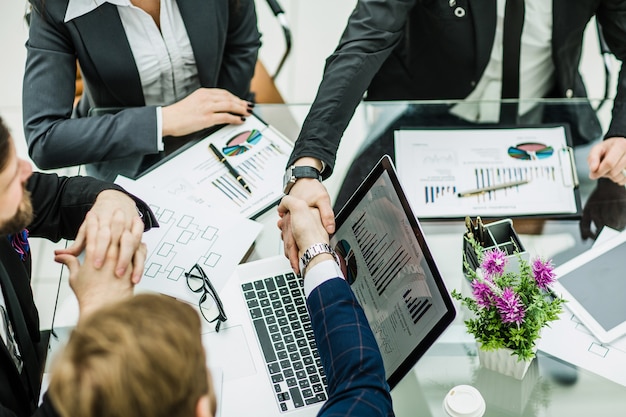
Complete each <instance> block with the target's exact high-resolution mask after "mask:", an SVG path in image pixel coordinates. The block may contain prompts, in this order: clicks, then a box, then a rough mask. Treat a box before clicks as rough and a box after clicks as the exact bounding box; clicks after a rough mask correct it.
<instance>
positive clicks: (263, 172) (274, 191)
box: [138, 117, 293, 218]
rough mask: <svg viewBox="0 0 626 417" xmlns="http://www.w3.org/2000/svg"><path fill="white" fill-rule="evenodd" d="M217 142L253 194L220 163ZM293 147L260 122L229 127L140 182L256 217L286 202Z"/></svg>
mask: <svg viewBox="0 0 626 417" xmlns="http://www.w3.org/2000/svg"><path fill="white" fill-rule="evenodd" d="M209 142H210V143H212V144H213V145H214V146H215V147H216V148H218V149H219V150H220V151H221V153H222V154H223V155H224V156H225V158H226V160H227V161H228V162H229V163H230V165H231V166H233V167H234V168H235V170H236V171H237V172H238V173H239V174H240V175H241V177H242V178H243V180H244V181H245V182H246V183H247V184H248V185H249V187H250V191H251V192H250V193H249V192H247V191H246V190H245V189H244V188H243V187H242V185H241V184H240V183H239V182H238V181H237V180H236V179H235V177H234V176H233V175H232V174H231V173H230V172H229V170H228V168H227V167H226V166H225V165H224V164H223V163H221V162H220V161H218V160H217V158H216V157H215V155H214V154H213V153H212V152H211V150H210V149H209V147H208V144H209ZM292 149H293V145H292V144H291V143H290V142H289V141H288V140H287V139H285V138H284V137H283V136H282V135H281V134H280V133H279V132H278V131H276V130H275V129H273V128H272V127H271V126H268V125H266V124H265V123H263V122H262V121H261V120H259V119H257V118H256V117H249V118H247V119H246V121H245V123H243V124H241V125H227V126H224V127H223V128H221V129H219V130H217V131H216V132H214V133H212V134H211V135H209V136H207V137H206V138H204V139H203V140H201V141H200V142H198V143H197V144H195V145H193V146H191V147H190V148H188V149H185V151H184V152H182V153H180V154H178V155H176V157H175V158H173V159H171V160H168V161H167V162H165V163H164V164H162V165H160V166H159V167H157V168H155V169H154V170H152V171H150V172H149V173H148V174H146V175H144V176H143V177H141V178H139V179H138V181H139V182H140V183H142V184H143V185H149V186H152V187H154V188H158V189H159V190H161V191H163V192H165V193H166V194H169V195H170V196H172V197H175V198H179V199H183V200H185V201H189V202H193V203H197V204H202V205H205V206H208V207H211V208H219V209H223V210H228V211H233V212H236V213H239V214H241V215H243V216H245V217H248V218H254V217H256V216H257V215H259V214H260V213H262V212H263V211H264V210H267V209H268V208H269V207H270V206H271V205H272V204H274V203H276V202H277V201H278V200H279V199H280V198H281V197H282V178H283V174H284V172H285V171H284V169H285V166H286V164H287V159H288V158H289V154H290V153H291V150H292Z"/></svg>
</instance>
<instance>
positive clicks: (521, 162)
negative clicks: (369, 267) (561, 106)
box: [395, 127, 578, 218]
mask: <svg viewBox="0 0 626 417" xmlns="http://www.w3.org/2000/svg"><path fill="white" fill-rule="evenodd" d="M529 143H534V144H538V145H535V147H534V148H538V149H542V150H543V151H539V152H535V153H533V152H532V151H531V152H525V151H524V149H528V146H524V145H525V144H529ZM566 144H567V141H566V133H565V129H564V128H563V127H545V128H543V127H542V128H515V129H458V130H455V129H451V130H445V129H441V130H399V131H396V133H395V149H396V167H397V169H398V174H399V177H400V180H401V182H402V185H403V187H404V189H405V190H406V193H407V196H408V199H409V201H410V203H411V206H412V207H413V210H414V211H415V214H416V216H418V217H423V218H445V217H450V218H458V217H465V216H478V215H479V216H494V217H505V216H515V215H529V214H575V213H576V212H577V209H578V208H577V204H576V194H575V189H574V187H575V184H576V183H577V180H576V177H575V174H573V173H574V171H575V170H574V169H573V166H572V160H571V159H570V152H569V151H568V148H567V147H566ZM547 147H552V149H551V150H549V149H548V148H547ZM510 148H511V150H510ZM546 150H548V152H546ZM512 155H517V156H518V157H514V156H512ZM526 180H527V181H528V183H527V184H523V185H518V186H515V187H510V188H504V189H499V190H495V191H489V192H485V193H484V194H479V195H473V196H470V197H459V193H464V192H466V191H469V190H476V189H481V188H485V187H492V186H498V185H501V184H503V183H510V182H515V181H526Z"/></svg>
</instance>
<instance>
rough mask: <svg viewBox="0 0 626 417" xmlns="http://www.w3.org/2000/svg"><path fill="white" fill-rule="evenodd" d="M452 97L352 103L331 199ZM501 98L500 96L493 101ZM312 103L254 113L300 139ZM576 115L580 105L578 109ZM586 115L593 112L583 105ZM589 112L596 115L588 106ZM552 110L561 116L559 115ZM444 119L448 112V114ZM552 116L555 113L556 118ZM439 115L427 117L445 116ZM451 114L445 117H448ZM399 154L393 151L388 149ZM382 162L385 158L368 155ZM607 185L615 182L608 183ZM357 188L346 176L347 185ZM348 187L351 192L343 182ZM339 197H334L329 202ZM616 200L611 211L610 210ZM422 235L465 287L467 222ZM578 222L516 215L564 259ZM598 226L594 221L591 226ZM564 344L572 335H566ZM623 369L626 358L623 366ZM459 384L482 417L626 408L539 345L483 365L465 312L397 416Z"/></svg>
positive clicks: (590, 205) (597, 199)
mask: <svg viewBox="0 0 626 417" xmlns="http://www.w3.org/2000/svg"><path fill="white" fill-rule="evenodd" d="M454 104H455V103H454V102H433V101H428V102H384V103H382V102H364V103H362V104H361V105H360V106H359V107H358V108H357V110H356V112H355V115H354V117H353V118H352V121H351V122H350V124H349V126H348V128H347V129H346V132H345V134H344V138H343V141H342V143H341V145H340V147H339V150H338V154H337V164H336V167H335V171H334V174H333V176H332V177H331V178H329V179H328V180H326V181H325V182H324V184H325V186H326V187H327V189H328V191H329V194H330V196H331V198H336V197H337V195H338V194H339V193H340V192H341V191H342V190H341V189H342V183H343V181H344V179H345V177H346V174H347V173H348V172H349V170H350V165H351V163H352V161H354V160H355V159H356V157H357V156H358V155H363V154H368V152H371V148H370V146H369V145H371V144H372V143H374V142H375V141H376V140H377V138H380V137H382V136H384V135H385V134H388V133H389V131H390V129H392V128H393V126H394V123H397V121H398V120H402V121H403V123H406V122H407V120H408V121H411V120H412V116H411V115H420V114H421V115H423V114H427V115H429V116H428V118H427V119H431V116H432V114H434V113H436V112H441V111H442V109H443V110H444V112H445V110H446V109H448V108H449V107H450V106H451V105H454ZM495 104H497V103H495ZM589 104H591V105H592V106H597V105H598V104H599V101H591V103H588V102H587V101H585V100H574V99H571V100H535V101H532V102H530V101H528V102H526V103H525V105H526V108H531V109H539V110H538V111H537V112H535V113H533V115H532V116H533V117H532V120H525V121H524V122H525V123H528V122H529V123H532V124H539V123H543V122H544V120H543V119H542V115H545V114H549V115H550V117H551V119H550V120H549V122H550V123H558V116H559V115H562V116H563V115H564V116H563V118H564V120H563V121H567V122H571V121H572V119H571V115H572V114H576V112H579V111H580V109H581V108H586V109H587V108H588V109H591V108H589V107H588V106H589ZM611 105H612V103H610V102H609V103H605V104H604V105H603V106H601V108H600V110H599V111H598V112H597V115H598V120H599V121H600V124H599V125H596V119H595V118H593V117H590V118H589V120H587V119H584V120H583V121H582V123H579V128H580V129H581V130H582V131H588V132H592V133H593V134H595V135H596V136H597V137H594V139H595V142H597V141H599V140H601V133H602V132H603V131H606V129H607V126H608V122H609V117H610V108H611ZM309 107H310V104H289V105H268V104H265V105H258V106H257V107H256V108H255V112H256V113H257V114H258V115H259V116H260V117H261V118H262V119H263V120H265V121H266V122H268V123H269V124H271V125H273V126H274V127H275V128H277V129H278V130H279V131H281V132H282V133H283V134H284V135H285V136H286V137H288V138H290V139H293V140H295V138H296V137H297V135H298V133H299V129H300V126H302V123H303V121H304V119H305V117H306V114H307V112H308V109H309ZM579 113H580V112H579ZM586 114H587V115H589V114H590V113H589V112H587V113H586ZM591 114H593V113H591ZM555 115H556V116H555ZM444 116H445V115H444ZM555 117H556V119H555ZM438 120H439V119H437V118H434V119H432V120H431V123H435V124H437V123H440V122H439V121H438ZM448 122H449V121H448V120H446V121H445V122H441V123H444V124H448ZM421 123H424V118H422V119H420V120H418V119H416V120H414V123H413V124H414V125H415V126H417V125H421ZM591 146H592V144H587V145H581V146H578V147H576V149H575V152H574V154H575V159H576V164H577V171H578V176H579V179H580V192H581V196H582V203H583V206H584V207H585V208H586V209H587V213H590V214H591V216H592V218H593V220H594V221H595V222H596V228H598V229H599V228H600V227H601V226H602V225H608V226H611V227H613V228H615V229H617V230H622V229H623V228H624V227H626V189H625V188H624V187H617V186H614V187H609V188H610V192H609V193H606V194H602V193H598V192H596V193H595V194H594V197H593V199H592V200H590V199H589V196H590V195H592V194H593V193H594V191H595V190H596V189H597V182H596V181H591V180H589V179H588V172H587V163H586V156H587V153H588V151H589V149H590V148H591ZM392 151H393V150H392ZM369 156H370V157H371V158H373V159H375V160H377V159H378V157H379V155H377V154H375V153H374V154H373V155H369ZM609 185H610V184H609ZM351 186H353V185H352V184H350V183H347V185H346V187H348V188H349V187H351ZM344 192H345V189H344ZM333 201H334V200H333ZM607 207H610V208H607ZM277 219H278V216H277V214H276V211H275V210H269V211H268V212H266V213H265V214H263V215H262V216H261V217H259V218H258V219H257V220H258V221H259V222H261V223H263V224H264V225H265V227H264V229H263V231H262V232H261V234H260V235H259V237H258V239H257V241H256V242H255V245H254V246H253V248H252V250H251V251H250V253H249V256H248V258H247V261H252V260H257V259H262V258H265V257H269V256H274V255H279V254H282V253H283V248H282V243H281V240H280V232H279V230H278V229H277V227H276V221H277ZM421 225H422V228H423V230H424V233H425V236H426V240H427V242H428V244H429V247H430V248H431V251H432V253H433V256H434V258H435V261H436V263H437V265H438V268H439V269H440V272H441V275H442V276H443V278H444V281H445V283H446V286H447V288H448V290H450V291H451V290H452V289H455V288H460V285H461V283H462V280H463V279H464V277H463V274H462V268H461V253H462V235H463V232H464V230H465V225H464V223H463V222H462V221H461V220H448V221H422V222H421ZM579 225H580V222H579V220H578V219H570V220H549V219H548V220H545V219H521V218H516V219H514V227H515V229H516V231H517V232H518V234H520V238H521V241H522V242H523V243H524V245H525V246H526V249H527V250H528V251H529V253H530V254H531V256H532V255H534V254H541V255H542V256H545V257H551V258H553V260H554V262H555V264H556V265H559V264H561V263H563V262H565V261H567V260H569V259H572V258H573V257H575V256H576V255H578V254H580V253H582V252H583V251H585V250H587V249H589V248H590V247H591V245H592V244H593V240H592V239H584V238H583V237H582V236H581V232H580V226H579ZM594 229H595V228H594ZM625 255H626V254H625ZM61 288H62V291H61V292H62V293H63V292H64V294H61V295H60V298H61V300H60V303H59V304H60V305H61V310H65V313H66V314H57V321H58V323H57V321H55V327H57V325H68V324H70V325H71V322H72V320H74V319H75V318H72V317H70V318H69V319H68V316H67V312H70V315H71V314H75V310H73V309H72V308H67V306H63V298H64V297H69V298H71V292H70V290H69V286H67V285H62V286H61ZM563 343H565V344H567V343H568V341H567V340H563ZM619 366H622V367H623V373H626V362H625V363H622V364H619ZM460 384H469V385H473V386H475V387H476V388H478V389H479V390H480V392H481V393H482V395H483V397H484V398H485V401H486V403H487V411H486V414H485V415H486V416H498V417H501V416H558V417H561V416H588V415H590V414H593V413H595V414H596V415H603V416H604V415H616V414H619V413H620V412H621V413H623V412H624V411H625V410H626V387H624V386H622V385H620V384H617V383H614V382H612V381H610V380H608V379H606V378H604V377H602V376H599V375H597V374H595V373H593V372H590V371H588V370H585V369H581V368H579V367H576V366H574V365H571V364H569V363H566V362H564V361H561V360H559V359H558V358H554V357H551V356H549V355H546V354H544V353H543V352H541V351H539V353H538V358H537V359H536V360H535V361H534V362H533V364H532V366H531V368H530V370H529V372H528V374H527V375H526V377H525V378H524V379H523V380H521V381H518V380H515V379H512V378H510V377H505V376H502V375H500V374H497V373H494V372H492V371H488V370H486V369H484V368H481V366H480V364H479V362H478V357H477V352H476V344H475V342H474V340H473V338H472V336H470V335H469V334H467V333H466V331H465V326H464V324H463V316H462V314H460V313H459V314H457V318H456V319H455V322H454V323H453V324H452V325H451V326H450V327H449V328H448V330H447V331H446V332H445V333H444V334H443V335H442V336H441V337H440V338H439V339H438V340H437V342H436V343H435V344H434V345H433V346H432V347H431V348H430V349H429V350H428V352H427V353H426V354H425V355H424V356H423V357H422V358H421V359H420V360H419V361H418V363H417V364H416V365H415V366H414V368H413V370H412V371H411V372H410V373H409V374H408V375H407V376H406V377H405V378H404V379H403V380H402V381H401V382H400V383H399V384H398V385H397V386H396V387H395V388H394V390H393V391H392V397H393V400H394V410H395V412H396V415H398V416H420V417H425V416H444V415H445V413H444V411H443V408H442V402H443V399H444V397H445V395H446V393H447V392H448V391H449V390H450V389H451V388H452V387H454V386H456V385H460Z"/></svg>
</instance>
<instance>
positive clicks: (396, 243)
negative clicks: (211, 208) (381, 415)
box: [203, 156, 456, 416]
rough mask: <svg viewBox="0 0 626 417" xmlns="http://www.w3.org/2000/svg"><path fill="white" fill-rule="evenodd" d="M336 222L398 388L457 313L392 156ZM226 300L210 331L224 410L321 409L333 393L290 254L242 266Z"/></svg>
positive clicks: (341, 250) (338, 244)
mask: <svg viewBox="0 0 626 417" xmlns="http://www.w3.org/2000/svg"><path fill="white" fill-rule="evenodd" d="M336 224H337V231H336V233H335V234H334V235H333V237H332V239H331V245H332V246H333V247H334V248H335V249H336V251H337V253H338V254H339V256H340V259H341V262H342V266H343V268H344V270H345V272H346V278H347V280H348V282H349V283H350V284H351V287H352V289H353V291H354V293H355V295H356V297H357V299H358V300H359V302H360V304H361V306H362V307H363V309H364V311H365V314H366V316H367V318H368V321H369V323H370V326H371V327H372V330H373V332H374V335H375V337H376V340H377V341H378V344H379V347H380V349H381V353H382V356H383V362H384V366H385V372H386V377H387V381H388V383H389V385H390V386H391V387H392V388H393V387H394V386H395V385H396V384H397V383H398V382H399V381H400V380H401V378H402V377H403V376H405V375H406V374H407V373H408V372H409V371H410V370H411V368H412V367H413V365H414V364H415V363H416V362H417V360H418V359H419V358H420V357H421V356H422V355H423V354H424V353H425V352H426V350H427V349H428V348H429V347H430V346H431V345H432V344H433V343H434V341H435V340H436V339H437V337H438V336H439V335H441V333H442V332H443V331H444V330H445V329H446V328H447V326H448V325H449V324H450V323H451V322H452V320H453V319H454V317H455V314H456V313H455V309H454V306H453V303H452V300H451V298H450V295H449V293H448V291H447V289H446V287H445V285H444V283H443V280H442V278H441V276H440V274H439V272H438V270H437V267H436V265H435V262H434V260H433V257H432V255H431V253H430V251H429V249H428V246H427V244H426V241H425V239H424V235H423V233H422V230H421V228H420V225H419V222H418V221H417V219H416V217H415V216H414V215H413V212H412V211H411V208H410V206H409V204H408V202H407V199H406V197H405V195H404V193H403V191H402V188H401V187H400V184H399V181H398V177H397V174H396V172H395V169H394V167H393V165H392V163H391V160H390V158H389V157H388V156H385V157H383V158H382V159H381V160H380V161H379V162H378V163H377V164H376V166H375V167H374V169H373V170H372V171H371V173H370V174H369V176H368V177H367V178H366V179H365V180H364V182H363V183H362V184H361V185H360V186H359V188H358V189H357V190H356V192H355V193H354V195H353V196H352V198H351V199H350V200H349V201H348V202H347V203H346V205H345V207H344V208H343V209H342V210H341V211H340V212H339V213H338V214H337V218H336ZM263 300H266V301H263ZM222 301H223V304H224V308H225V309H226V312H227V314H228V321H227V322H226V323H225V325H224V326H223V328H222V329H223V330H221V331H220V332H219V333H214V332H210V333H206V334H205V335H204V336H203V337H204V342H205V343H206V347H207V351H208V355H209V358H208V360H209V365H210V366H220V367H221V368H222V369H224V391H223V394H222V395H223V401H224V403H223V404H222V412H223V415H245V414H244V413H254V415H285V414H286V413H289V415H298V416H300V415H303V416H309V415H315V414H316V413H317V411H319V409H320V407H321V406H322V404H323V403H324V401H325V400H326V399H327V392H326V387H325V382H326V381H325V379H326V378H325V375H324V373H323V370H320V368H321V364H320V361H319V357H318V355H317V349H316V346H315V342H314V341H313V340H311V336H312V331H311V330H310V322H309V320H308V314H307V312H306V304H305V301H304V298H303V291H302V281H301V280H300V279H299V278H298V277H296V276H295V275H294V274H293V272H292V270H291V267H290V265H289V262H288V261H287V259H286V258H285V257H284V256H282V255H281V256H277V257H273V258H268V259H263V260H260V261H256V262H250V263H246V264H242V265H239V266H238V268H237V271H236V273H235V275H234V276H233V278H231V280H229V283H228V285H227V287H226V288H225V289H224V291H223V292H222ZM261 303H263V304H261Z"/></svg>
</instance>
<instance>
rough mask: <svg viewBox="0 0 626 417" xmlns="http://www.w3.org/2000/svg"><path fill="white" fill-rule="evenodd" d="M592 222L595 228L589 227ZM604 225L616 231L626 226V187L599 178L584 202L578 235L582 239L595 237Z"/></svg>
mask: <svg viewBox="0 0 626 417" xmlns="http://www.w3.org/2000/svg"><path fill="white" fill-rule="evenodd" d="M592 222H593V224H594V226H595V230H592V228H591V223H592ZM604 226H608V227H611V228H613V229H615V230H618V231H621V230H623V229H624V228H625V227H626V188H624V186H623V185H618V184H616V183H614V182H612V181H610V180H609V179H606V178H600V179H599V180H598V184H597V185H596V188H595V189H594V190H593V192H592V193H591V195H590V196H589V199H588V200H587V202H586V203H585V207H584V209H583V216H582V218H581V219H580V235H581V237H582V238H583V239H589V238H591V239H595V238H596V237H598V232H600V230H602V228H603V227H604Z"/></svg>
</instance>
